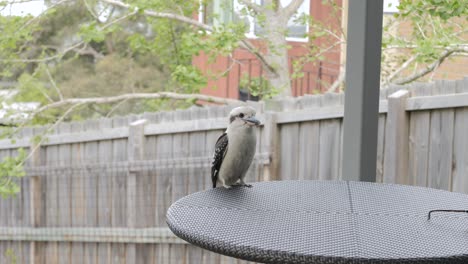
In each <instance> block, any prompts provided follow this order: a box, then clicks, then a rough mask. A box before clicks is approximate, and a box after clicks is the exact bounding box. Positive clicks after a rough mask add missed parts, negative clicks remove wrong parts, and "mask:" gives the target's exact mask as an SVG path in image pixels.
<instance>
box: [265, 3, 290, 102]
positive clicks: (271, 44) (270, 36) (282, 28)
mask: <svg viewBox="0 0 468 264" xmlns="http://www.w3.org/2000/svg"><path fill="white" fill-rule="evenodd" d="M265 13H266V14H265V15H266V21H268V23H266V25H265V38H264V39H265V40H266V41H267V43H266V44H267V46H268V51H267V53H266V55H265V61H266V62H267V63H268V64H269V65H270V66H272V67H273V69H274V72H272V71H269V70H266V74H265V75H266V77H267V79H268V81H269V82H270V85H271V86H272V88H273V89H276V90H278V91H279V96H281V97H284V96H291V95H292V92H291V80H290V73H289V63H288V43H287V41H286V38H285V34H286V31H287V23H288V18H286V17H282V16H281V15H280V14H279V13H278V12H275V11H273V10H269V11H267V12H265Z"/></svg>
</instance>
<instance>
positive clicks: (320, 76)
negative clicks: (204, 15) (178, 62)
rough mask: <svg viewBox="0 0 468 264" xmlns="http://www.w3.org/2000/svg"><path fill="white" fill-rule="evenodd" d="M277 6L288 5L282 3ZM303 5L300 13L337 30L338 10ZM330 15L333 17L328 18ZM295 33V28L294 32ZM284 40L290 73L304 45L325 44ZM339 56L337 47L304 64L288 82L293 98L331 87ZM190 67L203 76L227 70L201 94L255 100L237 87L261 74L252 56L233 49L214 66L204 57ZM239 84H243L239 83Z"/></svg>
mask: <svg viewBox="0 0 468 264" xmlns="http://www.w3.org/2000/svg"><path fill="white" fill-rule="evenodd" d="M257 1H259V0H257ZM307 1H309V2H307ZM215 2H216V1H215ZM281 2H288V1H287V0H284V1H281ZM304 2H305V3H304V4H303V6H301V8H302V11H303V10H304V9H308V12H309V14H310V15H311V16H312V17H313V18H314V19H315V20H316V21H319V22H321V23H327V25H330V26H331V27H332V28H334V29H339V28H340V27H341V11H340V10H338V11H337V12H332V10H331V9H332V8H333V7H331V6H330V5H329V4H322V1H320V0H306V1H304ZM336 2H337V4H338V5H339V6H341V4H342V1H341V0H337V1H336ZM301 8H300V9H301ZM332 13H333V14H334V15H331V14H332ZM304 27H305V28H303V29H302V30H307V31H308V30H311V29H310V28H309V27H308V26H304ZM254 29H256V28H254ZM297 29H298V28H295V30H297ZM304 33H305V32H304ZM248 36H250V37H249V38H250V40H251V41H252V43H254V44H255V45H256V46H257V47H260V48H261V47H262V45H263V44H264V43H263V42H262V40H260V39H257V38H255V32H250V33H249V34H248ZM287 40H288V43H289V45H290V46H291V48H290V49H289V68H290V71H291V72H292V62H293V61H294V60H296V59H297V58H299V57H301V56H304V55H305V54H306V53H308V50H307V48H306V46H307V45H322V44H325V43H322V41H325V40H316V41H315V42H313V43H311V42H310V41H309V40H308V39H307V38H298V37H291V38H287ZM340 56H341V54H340V46H339V45H337V46H336V47H335V48H333V49H331V50H330V51H328V52H327V53H325V54H324V56H323V58H322V60H320V61H315V62H313V63H307V64H305V65H304V67H303V69H302V72H303V76H302V77H300V78H295V79H293V80H292V81H291V86H292V93H293V95H294V96H300V95H303V94H312V93H317V92H321V91H324V89H325V87H326V84H328V83H332V82H333V81H334V80H336V78H337V77H338V74H339V65H340ZM233 60H235V63H233ZM193 64H194V65H196V66H198V67H199V68H201V69H202V70H203V71H204V72H205V73H206V74H210V73H211V74H212V73H219V74H221V73H223V72H225V71H226V70H229V73H228V74H227V75H225V76H224V77H220V78H217V79H215V80H210V81H209V83H208V86H207V88H204V89H202V93H203V94H207V95H214V96H219V97H228V98H236V99H255V98H252V96H250V95H249V94H248V93H246V90H245V89H243V88H244V87H241V84H242V83H244V84H245V83H246V82H247V83H249V81H252V80H254V79H255V78H257V80H258V77H259V76H262V74H263V69H262V66H261V64H260V63H259V61H258V60H257V59H256V58H255V56H254V55H252V54H251V53H249V52H248V51H246V50H243V49H237V50H236V51H235V52H234V54H233V57H232V58H229V57H218V58H217V60H216V61H215V62H214V63H211V62H208V57H207V55H206V54H202V55H200V56H198V57H195V58H194V59H193ZM241 80H243V82H242V81H241Z"/></svg>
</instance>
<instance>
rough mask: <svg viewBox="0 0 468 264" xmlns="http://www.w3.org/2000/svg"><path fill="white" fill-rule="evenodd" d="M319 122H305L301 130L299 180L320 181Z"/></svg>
mask: <svg viewBox="0 0 468 264" xmlns="http://www.w3.org/2000/svg"><path fill="white" fill-rule="evenodd" d="M319 133H320V125H319V122H317V121H315V122H304V123H302V124H301V126H300V129H299V142H301V143H300V144H299V150H298V151H299V168H298V179H299V180H317V179H319V173H318V172H319V154H320V149H319V147H320V141H319V139H320V134H319Z"/></svg>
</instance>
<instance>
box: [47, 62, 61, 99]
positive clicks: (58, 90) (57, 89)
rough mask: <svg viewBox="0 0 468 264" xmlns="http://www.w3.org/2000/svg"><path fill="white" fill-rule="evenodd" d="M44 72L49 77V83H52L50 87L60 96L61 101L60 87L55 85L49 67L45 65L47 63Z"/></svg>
mask: <svg viewBox="0 0 468 264" xmlns="http://www.w3.org/2000/svg"><path fill="white" fill-rule="evenodd" d="M45 72H46V74H47V77H48V78H49V81H50V83H51V84H52V87H54V89H55V91H56V92H57V94H58V96H59V98H60V101H63V94H62V92H61V91H60V89H59V88H58V87H57V83H55V80H54V78H52V75H51V74H50V71H49V68H48V67H47V65H46V66H45Z"/></svg>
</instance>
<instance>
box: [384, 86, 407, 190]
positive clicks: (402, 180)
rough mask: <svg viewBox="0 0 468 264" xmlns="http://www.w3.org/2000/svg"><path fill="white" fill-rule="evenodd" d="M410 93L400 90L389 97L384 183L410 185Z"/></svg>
mask: <svg viewBox="0 0 468 264" xmlns="http://www.w3.org/2000/svg"><path fill="white" fill-rule="evenodd" d="M408 97H409V92H408V91H406V90H399V91H397V92H395V93H393V94H391V95H390V96H389V97H388V113H387V123H386V127H385V129H386V131H385V156H384V174H383V182H385V183H398V184H408V183H409V182H408V181H407V179H408V177H407V174H408V173H407V172H408V127H409V124H408V120H409V119H408V115H407V113H406V99H407V98H408Z"/></svg>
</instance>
